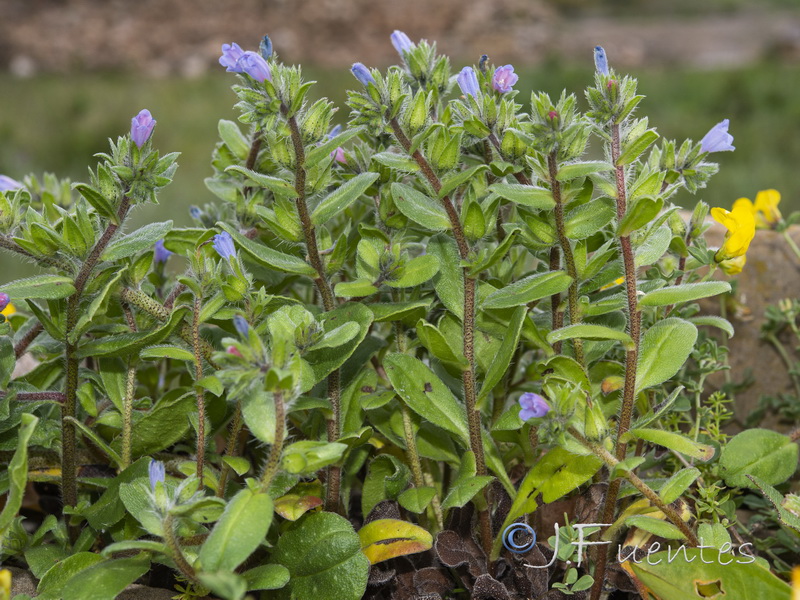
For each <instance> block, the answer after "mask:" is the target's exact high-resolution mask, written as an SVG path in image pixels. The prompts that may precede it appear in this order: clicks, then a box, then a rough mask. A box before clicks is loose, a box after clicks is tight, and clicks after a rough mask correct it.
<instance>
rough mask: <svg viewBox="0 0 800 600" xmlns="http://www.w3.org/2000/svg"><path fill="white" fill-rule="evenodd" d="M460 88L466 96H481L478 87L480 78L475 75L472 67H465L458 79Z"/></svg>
mask: <svg viewBox="0 0 800 600" xmlns="http://www.w3.org/2000/svg"><path fill="white" fill-rule="evenodd" d="M456 82H458V87H460V88H461V93H462V94H464V95H465V96H478V94H480V91H481V90H480V87H478V76H477V75H475V70H474V69H473V68H472V67H464V68H463V69H461V72H460V73H459V74H458V77H456Z"/></svg>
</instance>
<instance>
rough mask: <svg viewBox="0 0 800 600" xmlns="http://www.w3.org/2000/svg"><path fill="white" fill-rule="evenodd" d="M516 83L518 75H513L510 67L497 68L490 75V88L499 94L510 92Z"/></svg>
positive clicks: (512, 69) (512, 68)
mask: <svg viewBox="0 0 800 600" xmlns="http://www.w3.org/2000/svg"><path fill="white" fill-rule="evenodd" d="M517 81H519V75H517V74H516V73H514V67H512V66H511V65H506V66H504V67H497V69H495V72H494V75H492V87H493V88H494V89H496V90H497V91H498V92H500V93H501V94H505V93H507V92H510V91H511V89H512V88H513V87H514V84H515V83H517Z"/></svg>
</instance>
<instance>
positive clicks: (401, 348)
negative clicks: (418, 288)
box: [394, 297, 425, 487]
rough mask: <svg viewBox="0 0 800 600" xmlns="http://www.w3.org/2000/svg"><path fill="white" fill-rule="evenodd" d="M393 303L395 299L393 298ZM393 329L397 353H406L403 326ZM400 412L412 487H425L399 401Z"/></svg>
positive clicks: (404, 407) (406, 412) (410, 429)
mask: <svg viewBox="0 0 800 600" xmlns="http://www.w3.org/2000/svg"><path fill="white" fill-rule="evenodd" d="M394 299H395V301H396V300H397V298H396V297H395V298H394ZM394 329H395V343H396V344H397V351H398V352H401V353H405V351H406V336H405V333H403V324H402V323H401V322H400V321H395V322H394ZM400 406H401V411H402V415H403V437H404V439H405V442H406V459H407V460H408V464H409V465H411V474H412V476H413V478H414V487H422V486H424V485H425V483H424V479H423V476H422V464H421V463H420V460H419V452H418V451H417V440H416V438H415V437H414V427H413V423H412V422H411V412H410V411H409V409H408V406H407V405H406V403H405V402H403V401H402V400H400Z"/></svg>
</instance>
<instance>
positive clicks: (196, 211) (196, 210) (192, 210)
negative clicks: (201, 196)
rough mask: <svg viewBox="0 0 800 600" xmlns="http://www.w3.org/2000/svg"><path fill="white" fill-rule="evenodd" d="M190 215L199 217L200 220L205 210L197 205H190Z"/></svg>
mask: <svg viewBox="0 0 800 600" xmlns="http://www.w3.org/2000/svg"><path fill="white" fill-rule="evenodd" d="M189 216H190V217H192V218H193V219H197V220H198V221H199V220H200V218H201V217H202V216H203V211H202V210H200V209H199V208H198V207H197V206H190V207H189Z"/></svg>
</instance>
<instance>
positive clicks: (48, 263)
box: [0, 235, 73, 273]
mask: <svg viewBox="0 0 800 600" xmlns="http://www.w3.org/2000/svg"><path fill="white" fill-rule="evenodd" d="M0 248H5V249H6V250H10V251H11V252H15V253H17V254H20V255H22V256H24V257H26V258H30V259H32V260H34V261H36V262H37V263H39V265H41V266H43V267H55V268H57V269H60V270H61V271H65V272H67V273H69V272H71V271H72V268H73V265H72V264H71V263H69V262H67V261H64V260H61V259H60V258H56V257H54V256H36V255H34V254H31V253H30V252H28V251H27V250H25V249H24V248H23V247H22V246H20V245H19V244H17V242H15V241H14V240H13V239H11V238H10V237H8V236H6V235H0Z"/></svg>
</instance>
